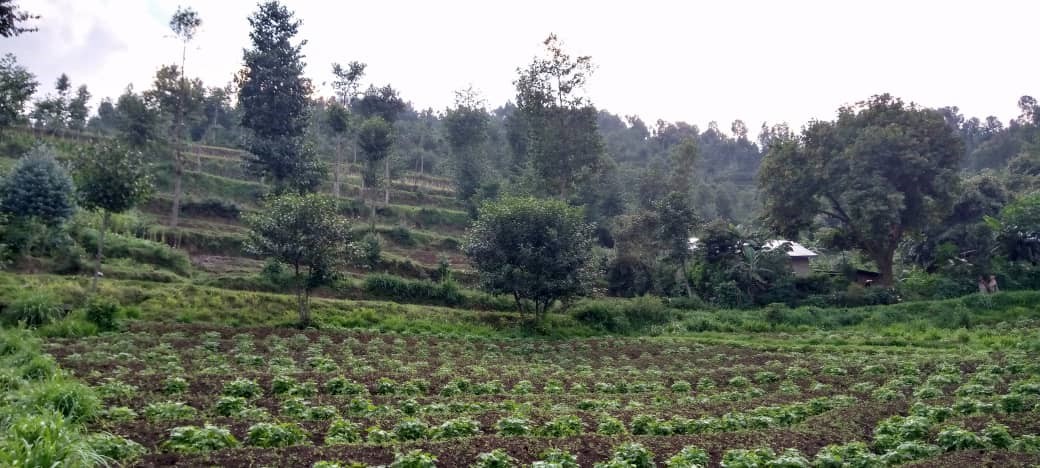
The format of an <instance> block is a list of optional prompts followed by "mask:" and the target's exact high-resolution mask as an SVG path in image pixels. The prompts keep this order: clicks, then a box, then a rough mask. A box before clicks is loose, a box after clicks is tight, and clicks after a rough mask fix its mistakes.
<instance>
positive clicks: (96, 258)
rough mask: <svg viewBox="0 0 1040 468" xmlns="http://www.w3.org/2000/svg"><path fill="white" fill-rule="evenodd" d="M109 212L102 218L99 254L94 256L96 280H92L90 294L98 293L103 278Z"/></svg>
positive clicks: (99, 234) (98, 243) (98, 245)
mask: <svg viewBox="0 0 1040 468" xmlns="http://www.w3.org/2000/svg"><path fill="white" fill-rule="evenodd" d="M110 216H111V214H109V212H108V211H105V213H104V214H103V215H102V216H101V229H99V230H98V242H97V252H96V253H95V254H94V278H93V279H91V280H90V293H91V294H93V293H95V292H97V284H98V277H99V276H101V257H102V252H103V251H104V245H105V231H107V230H108V220H109V217H110Z"/></svg>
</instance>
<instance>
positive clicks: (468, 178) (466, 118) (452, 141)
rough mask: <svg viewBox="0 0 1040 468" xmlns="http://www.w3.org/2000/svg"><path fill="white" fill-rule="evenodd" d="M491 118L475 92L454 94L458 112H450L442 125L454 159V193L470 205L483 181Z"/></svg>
mask: <svg viewBox="0 0 1040 468" xmlns="http://www.w3.org/2000/svg"><path fill="white" fill-rule="evenodd" d="M490 120H491V116H490V115H489V114H488V112H487V109H485V107H484V102H483V100H482V99H481V98H480V95H479V94H477V92H476V91H474V90H473V88H469V89H465V90H462V91H456V92H455V108H453V109H448V111H447V112H446V113H445V114H444V118H443V120H442V121H443V122H444V129H445V130H446V132H445V133H446V136H447V138H448V144H449V145H451V153H452V156H453V157H454V162H455V167H454V174H455V193H456V195H457V196H458V198H459V199H460V200H463V201H469V200H470V199H471V198H472V197H473V195H475V194H476V193H477V189H478V188H479V187H480V184H481V182H482V180H483V177H484V171H485V169H484V166H485V161H484V159H485V154H484V144H485V143H486V142H487V139H488V124H489V123H490Z"/></svg>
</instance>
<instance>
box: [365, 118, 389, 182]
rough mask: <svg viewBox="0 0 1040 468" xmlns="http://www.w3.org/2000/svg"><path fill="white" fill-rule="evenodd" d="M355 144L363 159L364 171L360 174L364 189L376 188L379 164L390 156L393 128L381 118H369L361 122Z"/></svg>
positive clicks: (378, 177)
mask: <svg viewBox="0 0 1040 468" xmlns="http://www.w3.org/2000/svg"><path fill="white" fill-rule="evenodd" d="M357 142H358V148H359V149H360V150H361V154H362V156H364V157H365V169H364V170H363V171H362V173H361V175H362V180H363V181H364V184H365V187H370V188H374V187H377V186H378V185H379V181H380V176H379V163H381V162H383V160H385V159H386V158H387V157H389V156H390V148H391V146H393V144H394V135H393V127H392V126H391V125H390V124H389V123H388V122H387V121H386V120H385V119H384V118H383V117H380V116H373V117H369V118H367V119H365V121H364V122H361V127H360V128H359V129H358V136H357Z"/></svg>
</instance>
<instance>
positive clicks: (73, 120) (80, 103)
mask: <svg viewBox="0 0 1040 468" xmlns="http://www.w3.org/2000/svg"><path fill="white" fill-rule="evenodd" d="M89 103H90V91H87V85H80V87H79V88H76V96H75V97H73V98H72V99H71V100H69V129H71V130H75V131H77V132H82V131H83V130H85V129H86V128H87V117H88V116H89V115H90V109H89V108H87V105H88V104H89Z"/></svg>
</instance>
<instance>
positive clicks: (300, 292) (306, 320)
mask: <svg viewBox="0 0 1040 468" xmlns="http://www.w3.org/2000/svg"><path fill="white" fill-rule="evenodd" d="M293 267H294V270H293V271H294V273H295V275H294V276H295V277H296V305H297V308H298V310H297V311H298V314H299V318H300V323H299V325H300V327H301V328H302V327H306V326H307V325H309V324H310V320H311V314H310V310H309V309H308V308H307V296H306V291H307V286H306V285H304V284H303V281H304V280H303V278H302V277H300V265H293Z"/></svg>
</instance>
